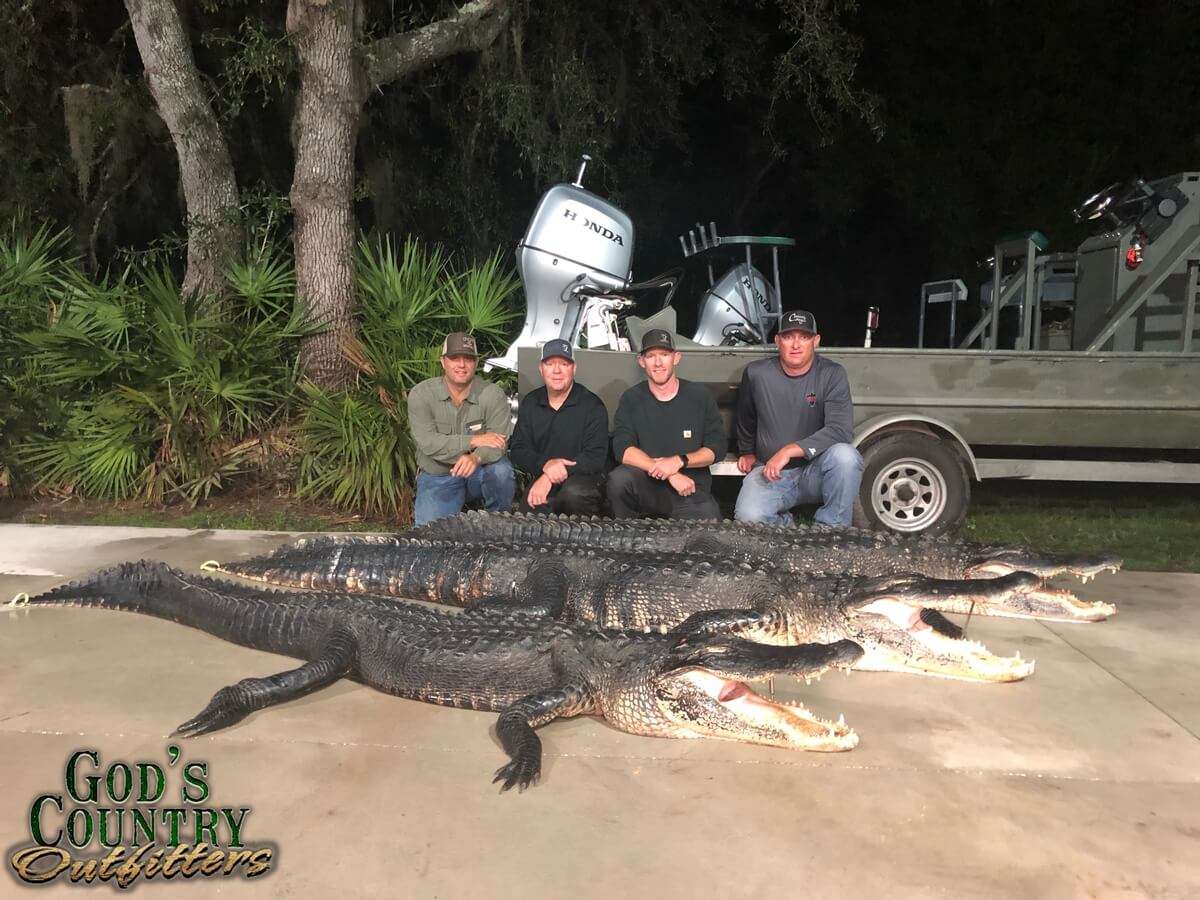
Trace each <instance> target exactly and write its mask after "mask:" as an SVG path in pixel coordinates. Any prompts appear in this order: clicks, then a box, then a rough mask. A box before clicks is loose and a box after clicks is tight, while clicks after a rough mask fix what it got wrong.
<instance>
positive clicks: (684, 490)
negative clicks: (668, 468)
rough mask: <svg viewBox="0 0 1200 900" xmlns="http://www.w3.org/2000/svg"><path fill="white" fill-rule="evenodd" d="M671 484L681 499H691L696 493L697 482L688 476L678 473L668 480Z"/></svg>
mask: <svg viewBox="0 0 1200 900" xmlns="http://www.w3.org/2000/svg"><path fill="white" fill-rule="evenodd" d="M667 484H669V485H670V486H671V487H672V488H673V489H674V491H675V493H677V494H678V495H679V496H680V497H690V496H692V494H694V493H696V482H694V481H693V480H692V479H691V478H689V477H688V476H687V475H683V474H681V473H679V472H676V473H675V474H674V475H671V476H670V477H668V478H667Z"/></svg>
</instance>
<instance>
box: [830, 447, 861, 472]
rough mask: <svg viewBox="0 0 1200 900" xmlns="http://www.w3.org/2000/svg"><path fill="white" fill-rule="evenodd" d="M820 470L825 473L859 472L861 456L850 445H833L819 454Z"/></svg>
mask: <svg viewBox="0 0 1200 900" xmlns="http://www.w3.org/2000/svg"><path fill="white" fill-rule="evenodd" d="M821 463H822V465H821V469H822V470H823V471H825V472H831V471H833V472H861V471H862V470H863V458H862V454H861V453H859V452H858V450H857V449H855V448H854V446H853V445H851V444H834V445H833V446H832V447H830V448H829V449H828V450H826V451H825V452H824V453H823V454H821Z"/></svg>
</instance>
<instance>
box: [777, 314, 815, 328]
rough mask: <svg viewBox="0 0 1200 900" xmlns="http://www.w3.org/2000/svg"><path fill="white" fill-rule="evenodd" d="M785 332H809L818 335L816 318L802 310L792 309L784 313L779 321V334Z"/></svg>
mask: <svg viewBox="0 0 1200 900" xmlns="http://www.w3.org/2000/svg"><path fill="white" fill-rule="evenodd" d="M785 331H809V332H812V333H813V334H818V332H817V318H816V316H814V315H813V314H812V313H810V312H806V311H805V310H803V309H793V310H792V311H791V312H789V313H784V314H783V318H782V319H780V320H779V334H783V333H784V332H785Z"/></svg>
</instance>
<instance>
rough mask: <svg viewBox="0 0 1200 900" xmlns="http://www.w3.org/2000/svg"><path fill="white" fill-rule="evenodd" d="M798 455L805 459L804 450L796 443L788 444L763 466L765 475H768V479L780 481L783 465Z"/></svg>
mask: <svg viewBox="0 0 1200 900" xmlns="http://www.w3.org/2000/svg"><path fill="white" fill-rule="evenodd" d="M797 457H798V458H800V459H803V458H804V451H803V450H802V449H800V448H799V447H797V446H796V445H795V444H788V445H787V446H786V447H784V448H782V449H781V450H779V451H777V452H776V453H775V455H774V456H772V457H771V458H770V459H768V460H767V462H766V465H764V466H763V475H765V476H766V477H767V481H778V480H779V476H780V475H782V474H783V467H784V466H786V465H787V464H788V463H789V462H791V461H792V460H793V459H796V458H797Z"/></svg>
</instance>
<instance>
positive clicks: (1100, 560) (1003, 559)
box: [963, 547, 1123, 584]
mask: <svg viewBox="0 0 1200 900" xmlns="http://www.w3.org/2000/svg"><path fill="white" fill-rule="evenodd" d="M1122 564H1123V560H1122V559H1121V557H1119V556H1117V555H1115V554H1112V553H1095V554H1084V553H1075V554H1072V553H1039V552H1037V551H1034V550H1025V549H1022V548H1016V547H997V548H987V549H985V550H984V551H982V552H981V553H980V554H979V556H978V557H976V558H975V559H974V560H972V561H971V562H970V563H968V564H967V566H966V567H965V569H964V572H963V574H964V577H966V578H994V577H995V576H997V575H1009V574H1011V573H1013V572H1032V573H1033V574H1034V575H1037V576H1038V577H1039V578H1055V577H1057V576H1059V575H1073V576H1074V577H1076V578H1078V579H1079V580H1080V581H1082V582H1083V583H1084V584H1087V583H1088V582H1089V581H1091V580H1092V579H1093V578H1095V577H1097V576H1098V575H1103V574H1104V573H1105V572H1117V571H1118V570H1119V569H1120V568H1121V566H1122Z"/></svg>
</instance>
